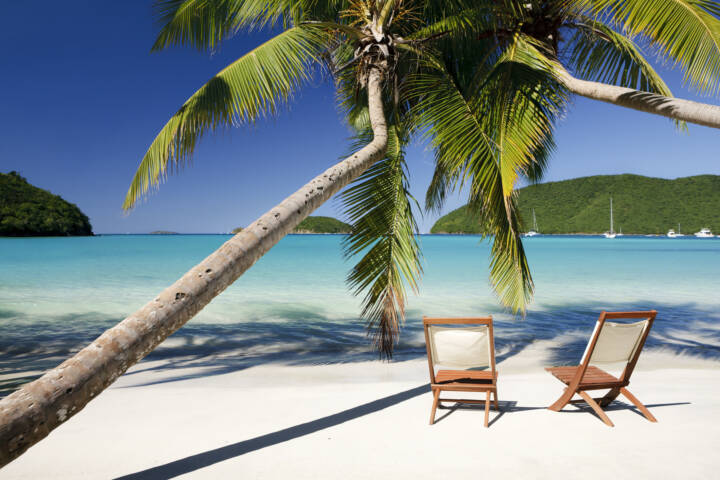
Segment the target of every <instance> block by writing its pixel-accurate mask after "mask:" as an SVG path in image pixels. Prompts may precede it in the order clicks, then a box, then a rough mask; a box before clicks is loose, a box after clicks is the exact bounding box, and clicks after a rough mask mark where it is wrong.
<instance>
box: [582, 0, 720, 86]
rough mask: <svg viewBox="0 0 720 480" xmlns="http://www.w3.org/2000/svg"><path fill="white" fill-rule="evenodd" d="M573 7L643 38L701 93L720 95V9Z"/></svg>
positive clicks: (619, 3) (614, 3)
mask: <svg viewBox="0 0 720 480" xmlns="http://www.w3.org/2000/svg"><path fill="white" fill-rule="evenodd" d="M571 4H572V6H573V7H574V8H576V9H578V10H581V11H585V12H589V13H591V14H594V15H596V16H597V17H598V18H600V19H602V20H609V21H612V22H615V23H616V24H618V25H620V26H621V27H622V28H623V30H624V31H626V32H627V33H628V34H630V35H631V36H635V35H642V36H644V37H645V38H647V39H648V40H649V41H650V42H651V44H652V45H653V46H655V47H657V48H658V49H659V51H660V53H661V55H662V56H663V57H665V58H666V59H670V60H671V61H673V62H674V63H675V65H679V66H680V67H681V68H682V70H683V73H684V79H685V82H686V83H687V84H689V85H690V86H691V87H692V88H694V89H696V90H697V91H699V92H701V93H709V94H717V93H718V91H719V90H720V20H719V19H718V15H719V14H720V7H718V4H717V3H716V2H712V1H708V0H572V1H571Z"/></svg>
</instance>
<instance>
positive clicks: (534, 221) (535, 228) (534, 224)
mask: <svg viewBox="0 0 720 480" xmlns="http://www.w3.org/2000/svg"><path fill="white" fill-rule="evenodd" d="M533 231H534V232H537V220H536V219H535V209H534V208H533Z"/></svg>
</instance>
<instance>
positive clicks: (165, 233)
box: [150, 230, 180, 235]
mask: <svg viewBox="0 0 720 480" xmlns="http://www.w3.org/2000/svg"><path fill="white" fill-rule="evenodd" d="M150 235H180V234H179V233H178V232H168V231H167V230H155V231H154V232H150Z"/></svg>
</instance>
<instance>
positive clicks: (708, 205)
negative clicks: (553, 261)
mask: <svg viewBox="0 0 720 480" xmlns="http://www.w3.org/2000/svg"><path fill="white" fill-rule="evenodd" d="M611 196H612V199H613V213H614V220H615V222H614V223H615V231H622V232H623V233H627V234H643V235H648V234H657V235H664V234H665V233H667V231H668V230H669V229H671V228H672V229H675V230H676V231H677V229H678V224H680V228H681V230H682V232H683V233H686V234H692V233H694V232H697V231H699V230H700V229H701V228H710V229H711V230H713V231H715V232H718V231H720V176H718V175H697V176H694V177H685V178H678V179H675V180H665V179H662V178H651V177H643V176H640V175H629V174H625V175H596V176H592V177H582V178H575V179H572V180H563V181H560V182H548V183H542V184H538V185H531V186H528V187H525V188H521V189H519V190H518V204H519V208H520V214H521V216H522V218H523V221H524V230H525V231H527V230H530V229H531V228H532V211H533V209H534V210H535V215H536V218H537V225H538V230H539V231H540V232H541V233H547V234H577V233H590V234H595V233H602V232H605V231H607V230H609V229H610V197H611ZM430 232H431V233H467V234H478V233H482V227H481V225H480V224H479V222H478V220H477V218H476V217H474V216H473V215H471V214H470V213H469V212H468V210H467V205H466V206H463V207H460V208H458V209H457V210H454V211H452V212H450V213H448V214H447V215H445V216H443V217H441V218H440V219H438V221H437V222H436V223H435V225H433V227H432V229H431V230H430Z"/></svg>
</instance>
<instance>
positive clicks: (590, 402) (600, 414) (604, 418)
mask: <svg viewBox="0 0 720 480" xmlns="http://www.w3.org/2000/svg"><path fill="white" fill-rule="evenodd" d="M578 394H579V395H580V396H581V397H582V398H583V400H585V401H586V402H587V404H588V405H590V408H592V409H593V410H595V413H597V414H598V417H600V418H601V419H602V421H603V422H605V425H608V426H610V427H614V426H615V425H613V423H612V422H611V421H610V418H608V416H607V415H606V414H605V412H604V411H603V409H602V408H600V405H598V404H597V403H596V402H595V400H593V398H592V397H591V396H590V395H588V394H587V392H585V391H583V390H580V391H579V392H578Z"/></svg>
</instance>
